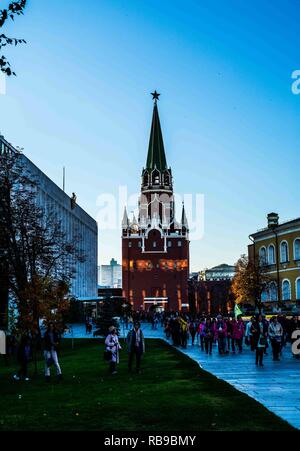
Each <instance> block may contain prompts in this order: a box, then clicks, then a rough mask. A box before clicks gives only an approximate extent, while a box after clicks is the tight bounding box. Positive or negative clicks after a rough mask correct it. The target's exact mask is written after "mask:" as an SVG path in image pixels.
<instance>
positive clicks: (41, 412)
mask: <svg viewBox="0 0 300 451" xmlns="http://www.w3.org/2000/svg"><path fill="white" fill-rule="evenodd" d="M75 341H76V343H75V349H74V351H72V347H71V340H65V341H64V342H63V349H62V352H61V357H60V361H61V365H62V368H63V372H64V380H63V382H62V383H60V384H58V383H57V382H56V381H55V377H53V380H52V382H51V384H46V383H45V381H44V377H43V366H44V362H43V360H40V361H39V362H38V365H39V373H40V376H38V378H37V379H35V380H33V381H31V382H26V383H25V382H24V383H22V382H21V383H16V382H13V381H12V380H11V375H12V374H13V372H14V370H15V368H14V367H5V366H4V361H1V359H0V374H1V383H0V399H1V406H4V408H2V409H1V410H0V431H1V430H2V431H4V430H26V431H30V430H36V431H37V430H50V431H54V430H72V431H74V430H85V431H89V430H90V431H97V430H98V431H100V430H103V431H229V430H232V431H263V430H265V431H284V430H293V428H292V427H291V426H289V425H288V424H287V423H286V422H284V421H282V420H281V419H279V418H278V417H277V416H275V415H273V414H272V413H270V412H269V411H268V410H267V409H265V408H264V407H263V406H262V405H261V404H259V403H257V402H256V401H254V400H253V399H251V398H249V397H248V396H246V395H244V394H243V393H240V392H238V391H237V390H235V389H234V388H233V387H231V386H230V385H229V384H227V383H225V382H223V381H221V380H219V379H217V378H216V377H214V376H212V375H210V374H209V373H207V372H205V371H203V370H201V369H200V367H199V366H198V365H197V364H196V363H195V362H194V361H192V360H191V359H189V358H188V357H187V356H185V355H184V354H181V353H180V352H179V351H176V350H175V349H173V348H172V347H171V346H169V345H168V344H166V343H165V342H163V341H161V340H147V341H146V354H145V356H144V358H143V364H142V368H143V372H142V374H141V375H135V374H133V375H132V376H129V375H128V371H127V353H126V350H125V349H123V350H121V352H120V359H121V363H120V365H119V371H118V374H117V375H116V376H113V377H112V376H111V375H110V374H109V372H108V365H107V362H105V361H104V360H103V350H104V347H103V341H102V343H99V341H98V340H75Z"/></svg>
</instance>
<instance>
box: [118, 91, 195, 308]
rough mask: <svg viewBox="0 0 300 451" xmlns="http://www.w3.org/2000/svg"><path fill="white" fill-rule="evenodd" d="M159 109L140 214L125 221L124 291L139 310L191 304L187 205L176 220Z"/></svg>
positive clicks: (125, 216)
mask: <svg viewBox="0 0 300 451" xmlns="http://www.w3.org/2000/svg"><path fill="white" fill-rule="evenodd" d="M152 96H153V100H154V108H153V118H152V126H151V134H150V142H149V149H148V156H147V162H146V167H145V168H144V169H143V171H142V186H141V196H140V199H139V215H138V218H135V217H134V216H133V218H132V220H129V218H128V215H127V211H126V208H125V211H124V217H123V221H122V276H123V296H124V297H126V298H127V299H128V300H129V301H130V302H131V304H132V305H133V306H134V309H135V310H142V309H144V310H149V309H151V308H153V306H155V307H161V308H164V309H166V310H173V311H179V310H182V308H185V307H186V306H187V303H188V277H189V237H188V232H189V230H188V222H187V218H186V214H185V209H184V205H183V207H182V215H181V222H180V223H178V222H177V221H176V219H175V205H174V197H173V178H172V171H171V168H169V167H168V166H167V160H166V155H165V150H164V143H163V137H162V132H161V126H160V120H159V115H158V108H157V100H158V97H159V94H158V93H157V92H156V91H155V92H154V93H153V94H152Z"/></svg>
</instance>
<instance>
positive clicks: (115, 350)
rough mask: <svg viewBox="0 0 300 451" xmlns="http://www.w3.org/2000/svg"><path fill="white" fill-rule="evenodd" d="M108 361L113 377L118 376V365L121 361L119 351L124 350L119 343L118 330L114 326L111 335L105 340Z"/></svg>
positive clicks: (110, 330)
mask: <svg viewBox="0 0 300 451" xmlns="http://www.w3.org/2000/svg"><path fill="white" fill-rule="evenodd" d="M105 349H106V356H107V357H106V359H107V361H108V362H109V369H110V373H111V374H112V375H115V374H117V364H118V363H119V361H120V358H119V350H120V349H122V348H121V345H120V343H119V337H118V334H117V329H116V328H115V327H114V326H111V327H110V328H109V334H108V335H107V337H106V339H105Z"/></svg>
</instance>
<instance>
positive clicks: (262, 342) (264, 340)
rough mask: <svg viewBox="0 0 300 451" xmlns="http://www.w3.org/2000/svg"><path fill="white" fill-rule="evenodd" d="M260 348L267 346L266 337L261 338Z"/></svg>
mask: <svg viewBox="0 0 300 451" xmlns="http://www.w3.org/2000/svg"><path fill="white" fill-rule="evenodd" d="M259 344H260V346H267V339H266V338H265V337H261V338H260V339H259Z"/></svg>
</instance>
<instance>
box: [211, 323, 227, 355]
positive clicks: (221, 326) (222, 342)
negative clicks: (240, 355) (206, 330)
mask: <svg viewBox="0 0 300 451" xmlns="http://www.w3.org/2000/svg"><path fill="white" fill-rule="evenodd" d="M214 329H215V338H216V340H217V341H218V348H219V354H220V355H224V354H226V353H227V352H226V338H227V326H226V322H225V321H224V320H223V317H222V315H218V316H217V321H216V323H215V328H214Z"/></svg>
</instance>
